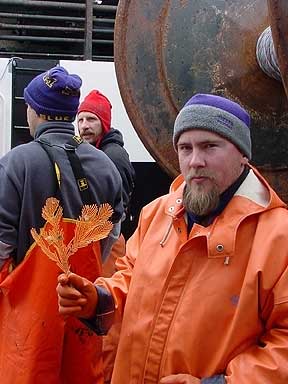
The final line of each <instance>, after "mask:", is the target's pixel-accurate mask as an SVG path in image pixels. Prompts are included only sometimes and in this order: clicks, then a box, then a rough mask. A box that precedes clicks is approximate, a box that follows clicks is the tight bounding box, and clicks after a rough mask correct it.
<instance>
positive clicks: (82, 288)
mask: <svg viewBox="0 0 288 384" xmlns="http://www.w3.org/2000/svg"><path fill="white" fill-rule="evenodd" d="M56 290H57V293H58V307H59V313H60V314H61V315H64V316H68V315H69V316H77V317H82V318H85V319H89V318H91V317H92V316H93V315H94V314H95V311H96V307H97V302H98V295H97V291H96V288H95V286H94V284H93V283H91V281H89V280H87V279H85V278H84V277H81V276H79V275H76V274H75V273H70V274H68V275H67V274H65V273H63V274H61V275H60V276H59V277H58V285H57V288H56Z"/></svg>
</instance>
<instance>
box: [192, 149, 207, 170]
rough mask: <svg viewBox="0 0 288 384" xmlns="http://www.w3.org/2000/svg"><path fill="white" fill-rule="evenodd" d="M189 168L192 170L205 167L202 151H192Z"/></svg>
mask: <svg viewBox="0 0 288 384" xmlns="http://www.w3.org/2000/svg"><path fill="white" fill-rule="evenodd" d="M189 166H190V167H193V168H199V167H204V166H205V157H204V154H203V152H202V151H200V150H197V149H196V150H193V152H192V153H191V158H190V161H189Z"/></svg>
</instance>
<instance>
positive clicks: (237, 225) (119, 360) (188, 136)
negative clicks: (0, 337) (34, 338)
mask: <svg viewBox="0 0 288 384" xmlns="http://www.w3.org/2000/svg"><path fill="white" fill-rule="evenodd" d="M249 126H250V117H249V115H248V114H247V112H246V111H245V110H244V109H243V108H242V107H240V105H238V104H237V103H235V102H233V101H231V100H228V99H226V98H223V97H220V96H215V95H209V94H197V95H195V96H193V97H192V98H191V99H190V100H189V101H188V102H187V103H186V105H185V106H184V107H183V108H182V109H181V111H180V112H179V114H178V116H177V118H176V120H175V125H174V135H173V144H174V148H175V150H176V151H177V153H178V159H179V164H180V170H181V175H179V176H178V177H177V178H176V179H175V180H174V182H173V183H172V185H171V189H170V191H169V193H168V194H167V195H165V196H163V197H160V198H158V199H156V200H155V201H153V202H152V203H150V204H148V205H147V206H146V207H144V208H143V210H142V213H141V216H140V219H139V223H138V227H137V229H136V231H135V233H134V234H133V236H132V237H131V238H130V239H129V241H128V242H127V251H126V255H125V257H124V258H122V259H121V260H120V261H119V263H118V269H119V271H118V272H117V273H116V274H114V276H113V277H112V278H110V279H104V278H100V279H97V280H96V282H95V284H96V285H93V284H92V283H91V282H87V281H86V280H85V279H82V278H81V277H79V276H77V275H76V274H71V275H70V276H68V277H67V276H65V275H63V274H62V275H61V276H60V277H59V284H58V287H57V290H58V295H59V311H60V313H61V314H63V315H74V316H79V317H84V318H86V319H87V322H89V323H90V326H91V328H93V329H94V330H95V331H96V332H99V329H98V325H97V317H98V316H99V314H98V313H99V312H100V313H101V311H102V309H101V308H102V306H103V305H104V303H107V299H108V298H109V297H110V298H111V299H112V302H111V310H114V312H115V313H117V314H118V313H120V314H121V315H123V314H124V315H123V323H122V329H121V336H120V342H119V348H118V352H117V356H116V362H115V368H114V372H113V377H112V383H113V384H124V383H129V384H140V383H149V384H158V383H160V384H198V383H202V384H212V383H213V384H224V383H228V384H251V383H261V384H271V383H273V384H285V383H287V381H288V364H287V361H288V268H287V265H288V247H287V245H288V233H287V225H288V212H287V209H286V206H285V204H284V203H283V202H282V201H281V200H280V198H279V197H278V196H277V194H276V193H275V192H274V191H273V189H272V188H271V187H270V186H269V184H268V183H267V182H266V181H265V180H264V178H262V177H261V175H260V174H259V173H258V172H257V170H256V169H255V168H254V167H252V166H251V165H250V164H249V163H248V161H249V159H250V158H251V140H250V131H249ZM95 287H96V289H95ZM104 292H105V293H106V295H107V296H105V295H104ZM96 311H97V312H96Z"/></svg>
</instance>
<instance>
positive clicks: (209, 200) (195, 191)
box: [183, 175, 220, 216]
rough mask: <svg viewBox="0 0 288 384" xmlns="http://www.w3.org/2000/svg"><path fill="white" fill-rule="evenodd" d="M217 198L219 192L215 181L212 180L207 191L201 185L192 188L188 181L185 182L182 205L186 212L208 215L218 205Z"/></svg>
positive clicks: (218, 197)
mask: <svg viewBox="0 0 288 384" xmlns="http://www.w3.org/2000/svg"><path fill="white" fill-rule="evenodd" d="M198 176H200V175H198ZM210 180H211V179H210ZM211 182H213V180H211ZM219 200H220V192H219V189H218V187H217V185H216V184H215V182H213V185H212V187H211V189H210V190H209V191H208V192H206V191H205V190H204V188H202V187H201V186H195V187H194V188H193V187H191V184H190V183H189V184H186V186H185V188H184V192H183V205H184V207H185V209H186V211H187V212H191V213H194V215H197V216H204V215H208V214H209V213H210V212H212V211H213V210H214V209H216V208H217V207H218V204H219Z"/></svg>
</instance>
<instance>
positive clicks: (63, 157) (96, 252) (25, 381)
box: [0, 66, 123, 384]
mask: <svg viewBox="0 0 288 384" xmlns="http://www.w3.org/2000/svg"><path fill="white" fill-rule="evenodd" d="M81 84H82V81H81V79H80V77H79V76H78V75H75V74H69V73H68V72H67V71H66V69H65V68H63V67H60V66H57V67H55V68H52V69H50V70H49V71H47V72H45V73H42V74H40V75H38V76H37V77H35V78H34V79H33V80H32V81H31V82H30V83H29V84H28V86H27V87H26V88H25V90H24V99H25V102H26V104H27V120H28V125H29V129H30V133H31V135H32V137H33V138H34V140H33V141H32V142H30V143H28V144H24V145H20V146H18V147H16V148H14V149H12V150H11V151H10V152H8V153H7V154H6V155H5V156H4V157H3V158H2V159H1V160H0V179H1V183H0V263H1V264H0V268H1V270H0V274H1V279H0V287H1V293H0V318H1V320H0V322H1V329H0V333H1V337H0V382H1V384H11V383H13V384H18V383H19V384H38V383H39V384H40V383H49V384H52V383H53V384H54V383H55V384H60V383H61V384H63V383H69V384H71V383H72V384H74V383H75V384H76V383H80V382H81V383H83V382H85V384H88V383H91V384H92V383H93V384H94V383H97V384H98V383H102V382H103V372H102V361H101V338H99V337H97V336H96V337H94V335H93V334H92V333H91V331H89V329H88V328H87V327H86V326H84V324H83V323H82V322H80V321H79V320H77V322H75V320H76V319H74V320H73V319H67V321H66V320H65V319H63V318H62V317H60V316H59V314H58V308H57V296H56V295H55V286H56V283H57V276H58V274H59V273H60V269H59V267H58V266H56V264H55V263H54V262H52V261H51V260H49V259H48V257H47V256H46V255H45V253H44V252H43V251H42V250H41V247H39V245H37V244H35V243H33V239H32V236H31V234H30V230H31V228H35V229H36V230H37V232H39V230H40V228H42V227H43V226H44V224H45V220H44V218H43V217H41V214H43V211H42V208H43V206H44V205H45V203H47V201H48V200H47V199H48V198H50V197H54V198H56V199H57V200H58V202H59V204H60V207H61V209H62V210H63V215H62V216H63V218H62V220H61V221H60V222H59V223H58V224H57V223H56V224H57V225H59V228H58V230H57V236H56V237H57V238H56V239H54V237H55V228H54V227H55V226H56V224H55V222H56V221H57V222H58V220H54V221H53V220H52V219H51V218H50V221H49V220H48V219H47V217H46V220H48V221H49V224H48V223H46V224H45V228H46V229H47V230H49V231H50V232H48V233H49V235H47V236H48V237H45V239H43V241H44V240H45V241H46V242H48V243H49V241H50V243H51V244H52V243H53V241H55V242H56V244H58V243H59V244H60V246H59V247H60V251H61V249H62V251H63V252H64V250H65V247H66V246H68V245H67V244H68V242H69V241H70V240H71V239H73V236H74V239H75V236H76V232H75V227H76V220H77V219H78V218H79V217H80V214H81V211H82V207H83V205H93V204H94V205H95V204H96V205H97V207H99V206H100V205H101V204H104V203H109V205H110V206H111V207H112V209H113V211H114V213H113V216H112V221H113V223H114V226H113V229H112V231H111V232H112V233H114V232H116V233H115V234H113V236H114V237H115V236H117V233H119V228H120V219H121V217H122V215H123V204H122V186H121V178H120V176H119V173H118V171H117V169H116V167H115V166H114V164H113V163H112V162H111V161H110V159H109V158H107V156H105V155H104V154H103V153H102V152H101V151H98V150H95V149H94V148H92V147H91V146H90V145H88V144H87V143H84V142H83V141H82V140H81V139H80V137H78V136H77V137H76V136H75V135H74V126H73V124H72V122H73V121H74V119H75V117H76V114H77V109H78V105H79V97H80V87H81ZM54 201H55V200H54ZM54 207H55V205H54ZM50 213H51V212H50ZM59 215H60V216H61V210H60V209H59V210H57V211H56V213H55V216H54V218H55V219H57V217H58V218H59ZM46 216H47V214H46ZM52 216H53V215H52ZM84 219H85V218H84ZM51 220H52V221H51ZM85 220H86V219H85ZM87 225H89V223H88V224H87ZM51 228H52V229H51ZM53 228H54V234H53ZM40 235H41V236H44V232H42V233H41V232H40ZM45 236H46V235H45ZM53 236H54V237H53ZM80 236H81V235H80ZM109 236H110V235H109ZM109 236H108V237H109ZM49 239H50V240H49ZM88 240H89V239H88ZM46 244H47V243H46ZM85 244H86V243H84V245H83V244H78V245H79V249H78V250H77V249H76V250H74V251H73V252H74V254H72V256H71V257H70V259H69V264H70V265H71V270H73V271H75V272H77V273H78V274H80V275H81V276H85V277H86V278H87V279H88V280H91V281H94V280H95V279H96V277H98V276H100V275H101V269H102V262H103V261H104V260H103V258H104V257H105V255H107V254H109V253H110V247H109V246H110V244H111V242H110V240H109V239H107V238H106V239H103V240H101V241H97V242H94V243H91V244H89V245H88V244H86V245H85ZM61 247H62V248H61ZM62 251H61V252H60V254H63V252H62ZM72 320H73V321H72Z"/></svg>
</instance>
